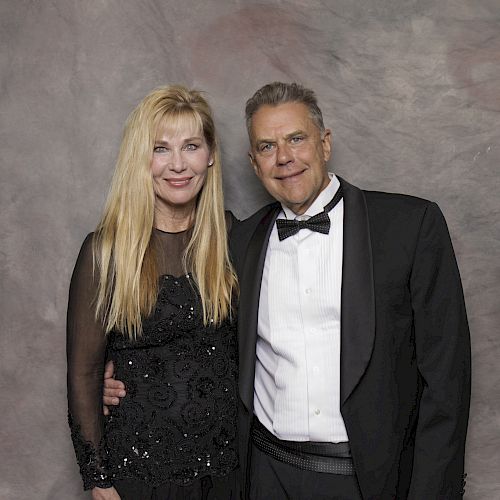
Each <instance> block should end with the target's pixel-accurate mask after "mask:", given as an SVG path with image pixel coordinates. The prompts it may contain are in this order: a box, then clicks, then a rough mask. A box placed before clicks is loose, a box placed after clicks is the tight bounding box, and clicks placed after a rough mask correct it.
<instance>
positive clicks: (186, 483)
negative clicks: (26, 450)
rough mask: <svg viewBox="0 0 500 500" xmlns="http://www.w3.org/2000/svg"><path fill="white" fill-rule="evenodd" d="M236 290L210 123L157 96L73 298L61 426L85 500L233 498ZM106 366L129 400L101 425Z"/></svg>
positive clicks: (138, 122)
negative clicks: (65, 427)
mask: <svg viewBox="0 0 500 500" xmlns="http://www.w3.org/2000/svg"><path fill="white" fill-rule="evenodd" d="M236 288H237V282H236V277H235V274H234V271H233V269H232V266H231V264H230V261H229V257H228V249H227V223H226V218H225V214H224V209H223V195H222V183H221V165H220V152H219V146H218V143H217V138H216V135H215V128H214V123H213V119H212V116H211V110H210V108H209V106H208V104H207V102H206V101H205V100H204V99H203V97H202V96H201V95H200V94H199V93H198V92H196V91H192V90H191V91H190V90H187V89H186V88H184V87H181V86H171V87H163V88H159V89H157V90H155V91H153V92H152V93H150V94H149V95H148V96H146V97H145V98H144V99H143V100H142V102H141V103H140V104H139V105H138V106H137V108H136V109H135V110H134V111H133V112H132V114H131V115H130V117H129V119H128V121H127V124H126V126H125V131H124V137H123V141H122V144H121V148H120V153H119V157H118V161H117V164H116V168H115V172H114V176H113V180H112V184H111V189H110V193H109V196H108V200H107V204H106V207H105V210H104V213H103V216H102V219H101V221H100V223H99V225H98V226H97V229H96V231H95V232H94V233H93V234H90V235H89V236H87V238H86V239H85V241H84V243H83V246H82V249H81V251H80V255H79V257H78V260H77V263H76V266H75V270H74V272H73V277H72V280H71V286H70V295H69V306H68V322H67V352H68V403H69V422H70V427H71V434H72V438H73V443H74V447H75V452H76V455H77V460H78V463H79V465H80V471H81V474H82V477H83V482H84V488H85V489H91V490H92V498H93V499H106V500H109V499H112V500H115V499H120V498H121V499H128V498H130V499H134V500H138V499H146V498H161V499H164V498H175V499H178V498H200V499H201V498H221V499H230V498H237V496H238V473H237V470H236V468H237V443H236V369H237V368H236V366H237V365H236V363H237V359H236V357H237V351H236V335H235V326H234V322H233V321H232V318H231V313H232V299H233V296H234V294H235V291H236ZM106 359H112V360H113V361H114V365H115V372H116V375H117V377H119V378H120V380H122V381H124V382H125V384H126V387H127V397H125V398H124V400H123V401H122V403H121V404H120V406H119V407H116V408H112V409H111V414H110V415H109V416H108V417H103V415H102V378H103V369H104V363H105V361H106Z"/></svg>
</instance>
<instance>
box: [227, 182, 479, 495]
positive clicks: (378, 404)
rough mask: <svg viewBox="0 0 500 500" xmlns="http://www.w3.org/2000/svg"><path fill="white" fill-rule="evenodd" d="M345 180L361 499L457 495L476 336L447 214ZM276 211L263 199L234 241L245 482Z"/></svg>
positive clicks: (352, 426)
mask: <svg viewBox="0 0 500 500" xmlns="http://www.w3.org/2000/svg"><path fill="white" fill-rule="evenodd" d="M339 180H340V183H341V185H342V188H343V192H344V197H343V199H344V222H343V224H344V228H343V229H344V238H343V265H342V290H341V359H340V373H341V380H340V391H341V413H342V417H343V419H344V422H345V426H346V429H347V433H348V436H349V442H350V447H351V453H352V458H353V461H354V466H355V470H356V475H357V478H358V482H359V486H360V489H361V492H362V495H363V499H373V500H375V499H376V500H385V499H398V500H401V499H412V500H437V499H455V498H461V497H462V494H463V486H464V481H463V467H464V448H465V436H466V430H467V421H468V413H469V400H470V340H469V330H468V325H467V317H466V312H465V305H464V300H463V292H462V286H461V282H460V276H459V272H458V268H457V264H456V260H455V255H454V252H453V248H452V244H451V240H450V236H449V233H448V229H447V227H446V222H445V220H444V217H443V215H442V213H441V211H440V210H439V208H438V207H437V205H436V204H434V203H432V202H429V201H426V200H422V199H419V198H415V197H411V196H405V195H399V194H389V193H381V192H371V191H363V190H360V189H358V188H356V187H355V186H353V185H351V184H349V183H347V182H346V181H344V180H343V179H340V178H339ZM280 210H281V206H280V204H279V203H273V204H270V205H268V206H266V207H264V208H263V209H261V210H260V211H258V212H257V213H256V214H254V215H253V216H251V217H250V218H249V219H247V220H245V221H243V222H241V223H237V224H235V226H234V227H233V230H232V232H231V239H230V245H231V254H232V258H233V262H234V265H235V267H236V271H237V273H238V276H239V280H240V306H239V313H238V341H239V366H240V373H239V395H240V418H239V423H240V436H241V442H240V464H241V468H242V471H243V473H244V474H245V475H246V478H248V470H249V463H250V457H249V452H250V450H251V447H250V428H251V423H252V419H253V397H254V374H255V357H256V354H255V348H256V341H257V318H258V307H259V294H260V285H261V280H262V272H263V268H264V261H265V256H266V250H267V245H268V241H269V236H270V233H271V230H272V228H273V225H274V222H275V219H276V217H277V215H278V213H279V212H280ZM298 473H300V471H298ZM247 483H248V480H246V481H245V487H246V488H247V489H248V484H247ZM333 494H334V492H332V495H333Z"/></svg>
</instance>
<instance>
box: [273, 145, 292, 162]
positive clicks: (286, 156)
mask: <svg viewBox="0 0 500 500" xmlns="http://www.w3.org/2000/svg"><path fill="white" fill-rule="evenodd" d="M277 148H278V163H279V164H280V165H287V164H288V163H290V162H291V161H292V160H293V156H292V154H291V151H290V147H289V146H288V144H287V143H283V144H278V146H277Z"/></svg>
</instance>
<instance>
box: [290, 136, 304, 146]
mask: <svg viewBox="0 0 500 500" xmlns="http://www.w3.org/2000/svg"><path fill="white" fill-rule="evenodd" d="M303 140H304V136H302V135H296V136H295V137H292V138H291V139H290V142H291V143H292V144H298V143H299V142H302V141H303Z"/></svg>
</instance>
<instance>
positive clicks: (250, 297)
mask: <svg viewBox="0 0 500 500" xmlns="http://www.w3.org/2000/svg"><path fill="white" fill-rule="evenodd" d="M338 179H339V181H340V183H341V185H342V189H343V191H344V197H343V199H344V244H343V264H342V292H341V297H342V299H341V300H342V305H341V361H340V370H341V377H340V380H341V384H340V385H341V387H340V393H341V404H344V402H345V401H346V400H347V398H348V397H349V395H350V394H351V393H352V391H353V390H354V388H355V387H356V385H357V383H358V382H359V380H360V378H361V377H362V376H363V373H364V372H365V370H366V367H367V366H368V363H369V361H370V356H371V353H372V349H373V343H374V339H375V300H374V291H373V270H372V254H371V244H370V230H369V222H368V213H367V208H366V201H365V197H364V194H363V192H362V191H361V190H360V189H358V188H356V187H355V186H353V185H351V184H349V183H348V182H346V181H344V180H343V179H341V178H340V177H338ZM280 210H281V206H280V204H279V203H275V204H272V205H271V206H270V207H269V211H268V212H267V213H266V214H265V215H264V217H263V218H262V220H261V221H260V222H259V224H258V225H257V228H256V229H255V231H254V234H253V236H252V238H251V240H250V243H249V245H248V250H247V254H246V256H245V260H244V266H243V271H242V275H241V276H240V307H239V317H238V329H239V364H240V377H239V379H240V380H239V390H240V397H241V400H242V402H243V403H244V405H245V406H246V408H247V409H248V410H249V411H253V391H254V375H255V346H256V342H257V321H258V309H259V297H260V287H261V282H262V273H263V270H264V261H265V257H266V251H267V245H268V241H269V236H270V234H271V230H272V228H273V225H274V222H275V220H276V218H277V216H278V214H279V212H280Z"/></svg>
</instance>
